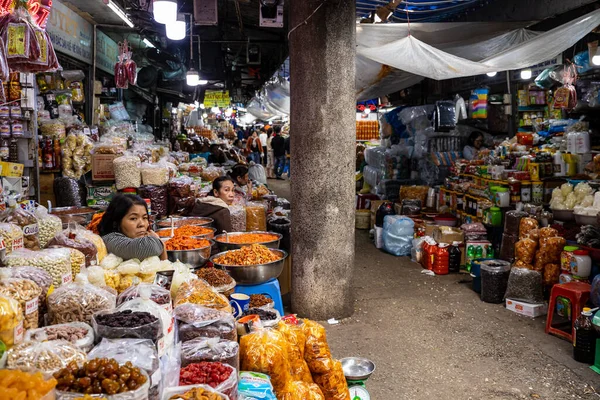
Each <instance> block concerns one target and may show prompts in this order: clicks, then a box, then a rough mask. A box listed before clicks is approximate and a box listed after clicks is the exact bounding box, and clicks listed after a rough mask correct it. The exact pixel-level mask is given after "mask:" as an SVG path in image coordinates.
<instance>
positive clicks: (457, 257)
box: [448, 242, 462, 274]
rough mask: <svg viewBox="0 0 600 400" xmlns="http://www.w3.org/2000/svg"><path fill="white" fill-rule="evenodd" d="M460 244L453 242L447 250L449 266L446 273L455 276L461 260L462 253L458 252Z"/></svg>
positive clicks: (458, 270)
mask: <svg viewBox="0 0 600 400" xmlns="http://www.w3.org/2000/svg"><path fill="white" fill-rule="evenodd" d="M459 246H460V242H453V243H452V246H451V247H450V250H449V253H450V254H449V260H450V263H449V266H448V272H450V273H451V274H457V273H459V272H460V262H461V258H462V252H461V251H460V247H459Z"/></svg>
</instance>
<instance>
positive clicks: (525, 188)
mask: <svg viewBox="0 0 600 400" xmlns="http://www.w3.org/2000/svg"><path fill="white" fill-rule="evenodd" d="M521 201H522V202H523V203H529V202H530V201H531V182H530V181H523V182H521Z"/></svg>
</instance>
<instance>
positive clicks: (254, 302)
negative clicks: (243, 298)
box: [249, 294, 274, 308]
mask: <svg viewBox="0 0 600 400" xmlns="http://www.w3.org/2000/svg"><path fill="white" fill-rule="evenodd" d="M273 304H274V303H273V300H271V299H270V298H269V297H267V296H265V295H264V294H251V295H250V306H249V307H250V308H259V307H264V306H268V305H273Z"/></svg>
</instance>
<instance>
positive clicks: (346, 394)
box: [314, 361, 352, 400]
mask: <svg viewBox="0 0 600 400" xmlns="http://www.w3.org/2000/svg"><path fill="white" fill-rule="evenodd" d="M314 379H315V383H316V384H317V385H318V386H319V388H320V389H321V392H322V393H323V397H324V399H325V400H352V398H351V397H350V391H349V390H348V383H347V382H346V378H345V376H344V370H343V369H342V363H341V362H339V361H333V365H332V367H331V369H330V370H329V371H327V372H326V373H324V374H315V375H314Z"/></svg>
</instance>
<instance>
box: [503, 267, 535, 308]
mask: <svg viewBox="0 0 600 400" xmlns="http://www.w3.org/2000/svg"><path fill="white" fill-rule="evenodd" d="M504 298H505V299H511V300H517V301H524V302H526V303H531V304H539V303H543V302H544V292H543V284H542V274H541V273H540V272H538V271H532V270H530V269H525V268H512V269H511V270H510V275H509V277H508V286H507V288H506V294H505V295H504Z"/></svg>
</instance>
